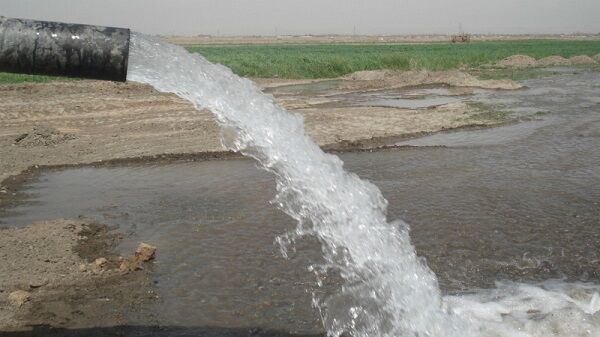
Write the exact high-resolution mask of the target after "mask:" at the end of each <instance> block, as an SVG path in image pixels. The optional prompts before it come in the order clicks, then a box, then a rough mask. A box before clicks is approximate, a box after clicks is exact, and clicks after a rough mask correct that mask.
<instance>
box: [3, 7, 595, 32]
mask: <svg viewBox="0 0 600 337" xmlns="http://www.w3.org/2000/svg"><path fill="white" fill-rule="evenodd" d="M0 15H2V16H9V17H21V18H33V19H43V20H55V21H66V22H77V23H90V24H99V25H110V26H119V27H129V28H131V29H134V30H136V31H142V32H145V33H150V34H178V35H197V34H210V35H277V34H331V33H333V34H352V33H353V31H354V29H356V32H357V34H370V35H376V34H425V33H444V34H447V33H454V32H456V31H458V28H459V24H462V27H463V30H465V31H467V32H473V33H506V34H514V33H572V32H587V33H600V0H370V1H368V0H95V1H91V0H0Z"/></svg>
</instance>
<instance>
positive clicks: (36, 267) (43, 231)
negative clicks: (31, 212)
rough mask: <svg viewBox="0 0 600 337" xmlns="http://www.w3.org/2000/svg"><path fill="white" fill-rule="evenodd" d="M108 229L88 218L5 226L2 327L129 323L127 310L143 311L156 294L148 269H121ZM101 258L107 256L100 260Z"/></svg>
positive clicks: (0, 240) (0, 269)
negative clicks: (16, 227)
mask: <svg viewBox="0 0 600 337" xmlns="http://www.w3.org/2000/svg"><path fill="white" fill-rule="evenodd" d="M109 229H110V228H108V227H107V226H104V225H99V224H94V223H90V222H86V221H85V220H77V221H71V220H53V221H44V222H39V223H34V224H32V225H30V226H28V227H26V228H22V229H4V230H2V235H0V261H2V262H1V263H0V329H1V331H12V332H15V333H16V332H21V333H23V332H27V331H30V329H31V327H32V326H44V325H49V324H51V325H52V326H53V327H54V328H69V329H74V328H82V327H88V326H98V325H101V326H117V325H125V324H127V323H128V321H127V319H126V318H125V315H124V313H125V312H127V314H128V316H129V317H131V312H139V313H140V314H142V313H144V308H145V307H147V304H148V302H149V301H154V300H156V299H157V298H156V295H154V293H153V292H152V290H151V286H150V281H149V278H148V277H147V275H148V274H147V272H146V271H144V270H137V271H121V270H119V268H118V267H119V262H118V257H117V256H115V255H114V254H113V253H112V252H111V250H112V248H113V247H114V245H115V244H116V242H117V241H118V240H119V237H118V236H117V235H115V234H111V233H110V232H109ZM102 259H106V262H105V263H97V262H96V261H98V262H104V261H103V260H102ZM116 283H118V284H119V287H114V284H116ZM134 308H135V309H134ZM132 309H133V310H132ZM42 329H43V328H42ZM0 335H2V333H1V332H0Z"/></svg>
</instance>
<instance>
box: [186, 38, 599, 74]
mask: <svg viewBox="0 0 600 337" xmlns="http://www.w3.org/2000/svg"><path fill="white" fill-rule="evenodd" d="M187 49H188V50H189V51H191V52H196V53H200V54H202V55H204V56H205V57H206V58H207V59H208V60H210V61H212V62H217V63H221V64H223V65H226V66H228V67H230V68H231V69H232V70H233V71H234V72H235V73H236V74H238V75H242V76H250V77H280V78H298V79H300V78H332V77H338V76H342V75H346V74H349V73H352V72H355V71H359V70H377V69H394V70H408V69H428V70H447V69H456V68H471V69H472V68H478V67H481V66H482V65H486V64H493V63H495V62H497V61H499V60H501V59H503V58H505V57H507V56H510V55H514V54H525V55H529V56H532V57H534V58H536V59H540V58H542V57H546V56H550V55H561V56H564V57H571V56H574V55H589V56H593V55H596V54H598V53H600V41H561V40H522V41H486V42H473V43H469V44H452V43H422V44H368V45H367V44H314V45H292V44H288V45H203V46H190V47H187ZM505 77H506V76H505Z"/></svg>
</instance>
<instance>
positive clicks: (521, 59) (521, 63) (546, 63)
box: [495, 55, 598, 69]
mask: <svg viewBox="0 0 600 337" xmlns="http://www.w3.org/2000/svg"><path fill="white" fill-rule="evenodd" d="M597 62H598V60H595V59H594V58H592V57H589V56H587V55H577V56H572V57H571V58H569V59H567V58H564V57H562V56H556V55H553V56H548V57H544V58H542V59H539V60H536V59H534V58H533V57H531V56H527V55H512V56H509V57H507V58H505V59H503V60H501V61H499V62H497V63H496V64H495V67H498V68H517V69H522V68H533V67H554V66H570V65H594V64H596V63H597Z"/></svg>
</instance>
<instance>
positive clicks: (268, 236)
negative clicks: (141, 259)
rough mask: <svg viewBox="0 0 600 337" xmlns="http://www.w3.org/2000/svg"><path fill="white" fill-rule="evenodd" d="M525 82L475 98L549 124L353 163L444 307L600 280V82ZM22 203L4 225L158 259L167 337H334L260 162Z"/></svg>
mask: <svg viewBox="0 0 600 337" xmlns="http://www.w3.org/2000/svg"><path fill="white" fill-rule="evenodd" d="M526 84H527V85H528V86H529V87H530V89H529V90H527V91H518V92H493V93H489V92H485V93H479V94H475V98H474V99H478V100H481V101H482V102H485V103H488V104H498V105H500V104H501V105H502V106H503V108H506V109H511V110H513V111H516V113H523V112H524V111H526V112H533V111H542V112H543V114H536V118H535V120H532V121H528V122H524V123H521V124H515V125H509V126H505V127H502V128H496V129H489V130H477V131H460V132H452V133H441V134H437V135H432V136H430V137H424V138H419V139H415V140H411V141H408V142H405V143H402V144H400V145H412V146H414V147H410V148H404V149H400V150H394V151H380V152H372V153H347V154H342V155H341V158H342V160H343V161H344V162H345V165H346V168H347V169H348V170H350V171H352V172H354V173H356V174H358V175H359V176H361V177H362V178H365V179H368V180H370V181H372V182H373V183H375V184H376V185H377V186H378V187H379V188H380V189H381V190H382V192H383V194H384V196H385V197H386V198H387V200H388V201H389V213H388V218H389V219H390V220H392V219H398V218H401V219H404V220H405V221H407V222H408V223H409V224H410V226H411V237H412V240H413V242H414V244H415V245H416V247H417V252H418V253H419V254H420V255H422V256H424V257H425V258H427V261H428V264H429V265H430V267H431V268H432V269H433V270H434V271H435V273H436V274H437V276H438V277H439V280H440V285H441V287H442V289H443V290H444V291H445V292H446V293H460V292H468V291H469V290H471V289H476V288H488V287H492V286H493V285H494V282H495V281H498V280H514V281H522V282H536V281H542V280H547V279H553V278H565V279H567V280H571V281H588V282H595V283H598V282H600V132H599V131H598V130H600V100H599V99H598V97H600V86H599V85H598V84H599V76H598V73H593V72H579V73H577V74H571V73H569V74H564V75H561V76H555V77H547V78H541V79H536V80H530V81H527V83H526ZM477 95H479V96H477ZM431 145H436V147H432V146H431ZM439 146H441V147H439ZM25 189H26V191H27V192H28V193H30V194H31V195H32V196H33V199H32V201H31V202H29V203H26V204H23V205H21V206H19V207H17V208H16V209H15V210H14V211H15V214H14V215H12V216H9V217H5V218H2V219H0V220H1V221H2V223H5V224H10V225H16V226H21V225H26V224H28V223H31V222H32V221H36V220H44V219H52V218H75V217H78V216H84V217H88V218H93V219H96V220H98V221H101V222H104V223H108V224H115V225H118V226H119V229H118V231H120V232H122V233H124V234H125V239H124V241H123V243H122V244H121V246H120V247H118V249H119V250H120V251H122V252H123V253H129V252H131V251H132V250H133V249H134V247H135V245H136V244H137V243H138V242H139V241H145V242H148V243H151V244H153V245H156V246H157V247H158V258H157V263H156V265H155V266H154V267H153V270H152V275H153V279H154V281H155V285H156V288H157V292H158V294H159V295H160V300H159V301H157V302H156V304H155V306H156V308H155V311H156V317H157V320H158V322H159V323H160V324H163V325H175V326H207V325H209V326H226V327H247V326H260V327H264V328H268V329H276V330H283V331H290V332H306V333H310V332H319V331H321V329H322V328H321V323H320V322H319V319H318V317H317V315H316V313H315V312H314V310H313V308H312V307H311V292H312V291H323V292H328V291H334V290H335V289H336V287H337V286H338V284H337V281H336V279H335V277H332V278H331V279H330V280H329V282H326V283H325V286H324V288H323V289H317V287H316V284H315V280H314V277H313V276H312V274H311V273H309V272H308V271H307V266H308V265H309V264H311V263H314V262H315V261H318V260H319V259H320V256H321V252H320V248H319V244H318V243H317V242H314V241H312V240H310V239H306V240H303V241H301V242H298V243H297V245H296V251H295V253H293V254H291V255H290V259H289V260H285V259H284V258H282V257H281V254H280V252H279V248H278V246H277V245H275V244H274V238H275V237H276V236H278V235H282V234H284V233H285V232H286V231H290V230H293V229H294V227H295V224H294V222H293V220H291V219H290V218H288V217H287V216H286V215H285V214H283V213H281V212H280V211H278V210H277V209H276V208H275V207H274V206H272V205H270V203H269V201H270V200H271V198H272V197H273V195H274V193H275V191H274V183H273V179H272V177H271V176H270V175H269V174H267V173H265V172H263V171H261V170H259V169H258V168H256V166H255V164H254V162H252V161H250V160H246V159H229V160H218V161H204V162H175V163H169V164H145V165H129V166H122V167H107V168H74V169H66V170H61V171H48V172H47V173H45V174H43V175H42V176H41V177H40V179H39V180H38V181H36V182H34V183H31V184H30V185H28V186H26V188H25ZM140 323H146V322H140Z"/></svg>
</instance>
